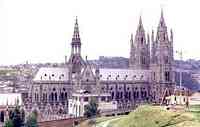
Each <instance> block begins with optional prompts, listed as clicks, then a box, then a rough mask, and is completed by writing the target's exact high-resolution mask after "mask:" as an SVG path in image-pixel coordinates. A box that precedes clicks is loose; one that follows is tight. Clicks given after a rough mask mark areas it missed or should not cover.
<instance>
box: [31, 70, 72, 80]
mask: <svg viewBox="0 0 200 127" xmlns="http://www.w3.org/2000/svg"><path fill="white" fill-rule="evenodd" d="M68 80H69V70H68V68H58V67H55V68H54V67H51V68H50V67H47V68H46V67H44V68H40V69H39V71H38V72H37V74H36V76H35V78H34V79H33V81H68Z"/></svg>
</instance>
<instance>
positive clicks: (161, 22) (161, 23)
mask: <svg viewBox="0 0 200 127" xmlns="http://www.w3.org/2000/svg"><path fill="white" fill-rule="evenodd" d="M165 26H166V25H165V19H164V15H163V9H161V16H160V22H159V27H165Z"/></svg>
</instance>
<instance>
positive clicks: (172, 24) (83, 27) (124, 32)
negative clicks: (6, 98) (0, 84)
mask: <svg viewBox="0 0 200 127" xmlns="http://www.w3.org/2000/svg"><path fill="white" fill-rule="evenodd" d="M199 5H200V3H199V2H198V0H0V64H1V65H2V64H19V63H25V61H26V60H28V61H29V62H31V63H37V62H63V61H64V56H65V55H67V56H68V57H69V55H70V50H71V48H70V43H71V38H72V34H73V27H74V20H75V17H76V16H78V21H79V28H80V36H81V41H82V56H83V58H85V56H86V55H87V56H88V59H95V58H98V56H123V57H129V52H130V51H129V50H130V41H129V40H130V35H131V33H133V34H134V35H135V32H136V28H137V25H138V21H139V16H140V15H141V16H142V20H143V25H144V28H145V31H146V32H150V33H151V31H152V29H154V30H156V29H157V26H158V22H159V18H160V12H161V8H163V10H164V17H165V21H166V24H167V26H168V30H170V29H171V28H172V29H173V31H174V50H180V49H182V50H183V51H184V56H183V57H184V58H185V59H187V58H195V59H200V32H199V30H200V16H199V12H200V7H199ZM175 57H177V56H176V55H175Z"/></svg>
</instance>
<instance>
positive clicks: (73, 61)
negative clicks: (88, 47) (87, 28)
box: [69, 17, 85, 73]
mask: <svg viewBox="0 0 200 127" xmlns="http://www.w3.org/2000/svg"><path fill="white" fill-rule="evenodd" d="M69 65H71V71H72V73H80V72H81V68H82V67H83V66H84V65H85V62H84V60H83V59H82V57H81V39H80V35H79V26H78V18H77V17H76V19H75V24H74V33H73V37H72V42H71V56H70V59H69Z"/></svg>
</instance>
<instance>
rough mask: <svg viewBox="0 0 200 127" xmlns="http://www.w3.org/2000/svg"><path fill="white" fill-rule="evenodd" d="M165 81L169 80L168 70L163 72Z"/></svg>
mask: <svg viewBox="0 0 200 127" xmlns="http://www.w3.org/2000/svg"><path fill="white" fill-rule="evenodd" d="M165 81H170V73H169V71H166V72H165Z"/></svg>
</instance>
